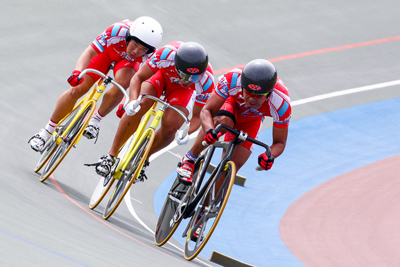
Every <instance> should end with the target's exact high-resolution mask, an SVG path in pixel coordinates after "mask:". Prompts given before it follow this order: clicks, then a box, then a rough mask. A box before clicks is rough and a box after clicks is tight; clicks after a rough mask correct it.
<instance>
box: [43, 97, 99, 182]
mask: <svg viewBox="0 0 400 267" xmlns="http://www.w3.org/2000/svg"><path fill="white" fill-rule="evenodd" d="M94 109H95V105H93V104H89V105H88V106H87V107H86V109H85V110H84V111H83V112H82V113H81V115H80V116H79V118H78V119H77V120H76V121H75V123H74V125H73V126H72V127H71V128H70V130H69V131H68V132H67V133H65V134H64V138H63V140H62V141H61V143H60V144H59V145H58V147H57V148H56V150H55V151H54V153H53V155H52V156H51V157H50V158H49V160H48V161H47V162H46V164H45V166H44V170H43V172H42V175H41V177H40V181H41V182H44V181H45V180H46V179H47V178H48V177H49V176H50V175H51V174H52V173H53V172H54V171H55V170H56V169H57V167H58V166H59V165H60V163H61V162H62V161H63V159H64V158H65V156H66V155H67V154H68V152H69V151H70V150H71V148H72V147H73V146H74V144H75V142H76V140H78V138H79V137H81V136H82V134H83V131H84V130H85V128H86V126H87V124H88V123H89V120H90V118H91V117H92V115H93V112H94ZM69 123H71V121H70V122H69ZM66 127H68V125H67V124H65V128H66Z"/></svg>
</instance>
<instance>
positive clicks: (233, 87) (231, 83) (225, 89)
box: [215, 69, 242, 99]
mask: <svg viewBox="0 0 400 267" xmlns="http://www.w3.org/2000/svg"><path fill="white" fill-rule="evenodd" d="M240 75H241V70H238V69H234V70H231V71H229V72H228V73H226V74H225V75H223V76H222V78H221V79H220V80H219V82H218V84H217V87H216V88H215V93H216V94H217V95H218V96H219V97H221V98H223V99H228V97H229V96H233V95H236V94H238V93H239V92H240V91H241V90H242V89H241V88H242V86H241V83H240Z"/></svg>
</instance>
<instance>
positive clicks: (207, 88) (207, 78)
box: [195, 64, 215, 107]
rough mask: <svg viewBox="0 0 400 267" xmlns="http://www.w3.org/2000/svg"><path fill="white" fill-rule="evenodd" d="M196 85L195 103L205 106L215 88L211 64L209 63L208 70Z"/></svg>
mask: <svg viewBox="0 0 400 267" xmlns="http://www.w3.org/2000/svg"><path fill="white" fill-rule="evenodd" d="M195 86H196V99H195V104H196V105H198V106H201V107H203V106H204V105H205V104H206V102H207V100H208V98H209V97H210V95H211V93H212V92H213V90H214V87H215V82H214V72H213V69H212V67H211V65H210V64H209V65H208V68H207V71H206V73H205V74H204V76H203V77H202V78H201V80H200V81H199V82H197V83H196V84H195Z"/></svg>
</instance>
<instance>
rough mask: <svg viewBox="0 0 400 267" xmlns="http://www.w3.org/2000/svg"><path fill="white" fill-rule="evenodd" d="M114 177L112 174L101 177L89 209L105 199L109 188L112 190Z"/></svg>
mask: <svg viewBox="0 0 400 267" xmlns="http://www.w3.org/2000/svg"><path fill="white" fill-rule="evenodd" d="M114 180H115V179H114V178H112V176H111V175H109V176H107V177H101V178H100V180H99V182H98V183H97V186H96V188H95V189H94V191H93V194H92V197H91V198H90V201H89V209H91V210H92V209H94V208H96V207H97V205H99V203H100V202H101V201H102V200H103V198H104V197H105V196H106V195H107V192H108V190H110V188H111V186H112V185H113V183H114Z"/></svg>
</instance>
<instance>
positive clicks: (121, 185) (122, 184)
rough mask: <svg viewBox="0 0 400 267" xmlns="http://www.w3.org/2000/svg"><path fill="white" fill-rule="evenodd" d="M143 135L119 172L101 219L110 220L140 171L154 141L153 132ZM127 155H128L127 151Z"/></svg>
mask: <svg viewBox="0 0 400 267" xmlns="http://www.w3.org/2000/svg"><path fill="white" fill-rule="evenodd" d="M145 134H146V136H145V137H144V138H141V139H140V141H139V145H136V146H135V152H134V153H133V155H132V157H131V158H130V160H129V162H128V165H127V166H126V168H125V169H124V170H121V171H122V175H121V177H120V178H119V180H118V182H117V184H116V185H115V187H114V190H113V192H112V194H111V197H110V199H109V201H108V203H107V205H106V208H105V209H104V213H103V219H105V220H107V219H108V218H110V217H111V215H112V214H113V213H114V212H115V210H116V209H117V208H118V206H119V204H121V202H122V199H123V198H124V197H125V195H126V193H127V192H128V191H129V188H130V187H131V185H132V183H133V182H135V180H136V178H137V177H138V176H139V174H140V171H141V170H142V167H143V164H144V162H145V160H146V158H147V155H148V154H149V151H150V148H151V145H152V144H153V141H154V130H150V131H147V132H146V133H145ZM127 153H129V151H128V152H127ZM121 164H123V163H121Z"/></svg>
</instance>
